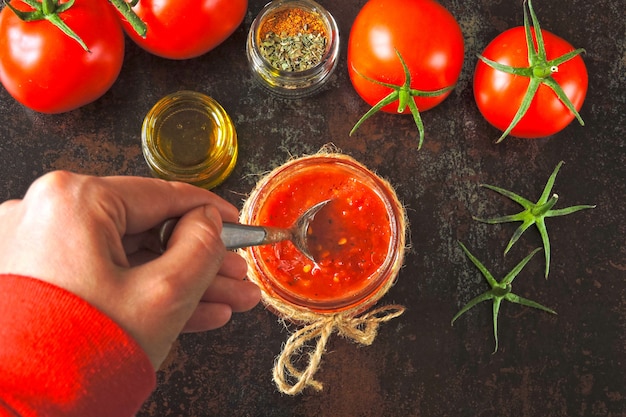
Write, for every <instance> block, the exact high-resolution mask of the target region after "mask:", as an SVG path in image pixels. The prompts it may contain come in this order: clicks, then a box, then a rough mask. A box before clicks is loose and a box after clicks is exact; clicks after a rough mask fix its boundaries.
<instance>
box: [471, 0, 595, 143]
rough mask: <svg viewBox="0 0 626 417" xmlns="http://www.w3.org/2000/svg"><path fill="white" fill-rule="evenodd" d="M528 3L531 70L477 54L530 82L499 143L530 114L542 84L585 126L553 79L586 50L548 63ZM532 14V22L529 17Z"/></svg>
mask: <svg viewBox="0 0 626 417" xmlns="http://www.w3.org/2000/svg"><path fill="white" fill-rule="evenodd" d="M525 3H526V2H525ZM527 3H528V10H527V9H526V7H524V33H525V36H526V45H527V49H528V67H512V66H509V65H505V64H500V63H498V62H495V61H492V60H490V59H488V58H485V57H484V56H482V55H478V58H479V59H480V60H481V61H483V62H484V63H485V64H486V65H489V66H490V67H492V68H493V69H495V70H498V71H502V72H506V73H508V74H513V75H518V76H522V77H528V78H529V80H530V82H529V84H528V89H527V90H526V93H525V95H524V98H523V99H522V103H521V104H520V107H519V109H518V110H517V112H516V114H515V115H514V116H513V119H512V120H511V122H510V124H509V126H508V127H507V128H506V129H505V130H504V132H503V133H502V135H501V136H500V137H499V138H498V140H497V141H496V143H500V142H502V141H503V140H504V138H506V137H507V136H508V135H509V134H510V133H511V131H512V130H513V129H514V128H515V126H517V124H518V123H519V122H520V120H521V119H522V118H523V117H524V115H525V114H526V112H527V111H528V108H529V107H530V104H531V102H532V100H533V98H534V97H535V94H536V93H537V91H538V90H539V87H540V86H541V85H542V84H543V85H546V86H548V87H549V88H550V89H551V90H552V91H554V93H555V94H556V96H557V97H558V99H559V100H560V101H561V102H562V103H563V104H564V105H565V106H566V107H567V108H568V109H569V110H570V111H571V112H572V113H573V114H574V115H575V117H576V120H578V123H580V125H581V126H584V125H585V122H584V121H583V119H582V117H580V114H579V113H578V111H577V110H576V109H575V107H574V105H573V104H572V102H571V100H570V99H569V98H568V97H567V95H566V94H565V92H564V91H563V89H562V88H561V86H560V85H559V83H557V82H556V81H555V80H554V78H552V74H554V73H556V72H558V71H559V65H561V64H563V63H564V62H567V61H569V60H570V59H572V58H574V57H575V56H578V55H579V54H581V53H582V52H584V51H585V50H584V49H582V48H579V49H576V50H574V51H570V52H568V53H566V54H563V55H562V56H560V57H558V58H555V59H552V60H550V61H548V59H547V55H546V47H545V42H544V40H543V34H542V32H541V27H540V26H539V19H537V15H536V14H535V11H534V9H533V6H532V2H531V0H528V1H527ZM529 14H530V21H529V17H528V15H529ZM531 21H532V28H531ZM533 33H534V35H535V39H536V44H537V49H535V43H534V42H533V37H532V35H533Z"/></svg>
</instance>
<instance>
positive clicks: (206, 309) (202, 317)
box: [183, 302, 233, 333]
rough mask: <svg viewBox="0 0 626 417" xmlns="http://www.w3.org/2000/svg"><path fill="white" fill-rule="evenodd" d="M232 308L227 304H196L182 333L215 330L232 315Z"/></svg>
mask: <svg viewBox="0 0 626 417" xmlns="http://www.w3.org/2000/svg"><path fill="white" fill-rule="evenodd" d="M232 313H233V311H232V309H231V308H230V306H229V305H227V304H216V303H204V302H201V303H200V304H198V308H196V310H195V311H194V312H193V315H192V316H191V317H190V318H189V320H187V323H185V327H184V328H183V333H196V332H206V331H209V330H215V329H218V328H220V327H222V326H224V325H225V324H226V323H228V321H229V320H230V318H231V316H232Z"/></svg>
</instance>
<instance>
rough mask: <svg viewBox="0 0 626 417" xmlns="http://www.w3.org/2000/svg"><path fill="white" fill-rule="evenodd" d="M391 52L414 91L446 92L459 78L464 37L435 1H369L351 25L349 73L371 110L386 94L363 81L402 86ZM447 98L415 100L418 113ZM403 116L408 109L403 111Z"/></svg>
mask: <svg viewBox="0 0 626 417" xmlns="http://www.w3.org/2000/svg"><path fill="white" fill-rule="evenodd" d="M395 50H397V51H398V52H399V53H400V55H401V56H402V58H403V59H404V61H405V62H406V64H407V66H408V68H409V71H410V75H411V88H413V89H417V90H422V91H434V90H439V89H442V88H445V87H451V86H453V85H454V84H455V83H456V81H457V80H458V78H459V75H460V73H461V67H462V66H463V58H464V55H463V54H464V46H463V34H462V32H461V28H460V27H459V25H458V23H457V21H456V20H455V18H454V16H452V14H450V12H449V11H448V10H446V9H445V8H444V7H443V6H442V5H440V4H439V3H437V2H436V1H434V0H412V1H408V0H369V1H368V2H367V3H366V4H365V6H363V8H362V9H361V11H360V12H359V14H358V15H357V17H356V19H355V21H354V24H353V25H352V29H351V32H350V38H349V40H348V72H349V74H350V80H351V81H352V85H353V86H354V89H355V90H356V92H357V93H358V94H359V95H360V96H361V97H362V98H363V100H365V101H366V102H367V103H368V104H370V105H372V106H373V105H375V104H376V103H377V102H378V101H380V100H381V99H382V98H383V97H385V96H387V95H388V94H389V93H390V91H391V90H390V89H389V88H388V87H384V86H381V85H378V84H375V83H373V82H371V81H370V80H367V79H366V78H364V77H363V76H366V77H369V78H371V79H374V80H377V81H380V82H385V83H388V84H395V85H399V86H401V85H402V84H403V83H404V80H405V75H404V71H403V68H402V64H401V62H400V60H399V59H398V56H397V55H396V53H395ZM357 71H358V73H357ZM359 74H361V75H359ZM362 75H363V76H362ZM449 94H450V91H447V92H445V93H443V94H441V95H438V96H436V97H419V96H416V97H414V98H415V103H416V104H417V108H418V109H419V110H420V111H425V110H428V109H430V108H432V107H434V106H436V105H437V104H439V103H441V102H442V101H443V100H444V99H445V98H446V97H447V96H448V95H449ZM382 110H383V111H386V112H393V113H396V112H397V111H398V104H397V103H392V104H389V105H387V106H385V107H383V108H382ZM408 112H409V108H405V109H404V111H403V113H408Z"/></svg>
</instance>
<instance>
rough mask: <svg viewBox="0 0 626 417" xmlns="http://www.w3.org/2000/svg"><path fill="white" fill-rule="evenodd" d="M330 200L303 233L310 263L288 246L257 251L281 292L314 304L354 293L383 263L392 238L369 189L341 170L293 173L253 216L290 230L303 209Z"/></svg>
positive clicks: (384, 212)
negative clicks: (305, 235)
mask: <svg viewBox="0 0 626 417" xmlns="http://www.w3.org/2000/svg"><path fill="white" fill-rule="evenodd" d="M326 199H332V201H331V202H330V203H329V204H327V205H326V206H325V207H324V208H323V209H322V210H320V211H319V212H318V213H317V215H316V216H315V218H314V219H313V221H311V223H310V226H309V230H308V238H307V242H308V246H309V248H310V250H311V253H312V255H313V257H314V258H315V260H316V262H312V261H311V260H309V259H308V258H307V257H305V256H304V255H303V254H302V253H300V252H299V251H298V249H296V248H295V246H294V245H293V244H292V243H291V242H289V241H285V242H280V243H277V244H274V245H266V246H260V247H258V248H257V250H258V253H259V255H260V258H261V259H262V260H263V262H264V263H265V264H266V266H267V268H268V269H269V273H270V274H271V276H272V278H273V279H275V280H276V281H277V283H278V284H279V286H280V287H282V288H283V290H284V291H286V292H289V293H291V294H296V295H297V296H299V297H303V298H307V299H310V300H315V301H322V302H323V301H326V300H333V299H337V298H338V297H344V296H346V295H350V294H354V293H357V292H358V291H360V290H362V289H363V288H364V287H366V286H367V285H368V284H369V283H370V278H371V277H372V276H373V275H374V274H375V273H376V272H377V271H378V269H379V268H380V267H381V265H383V263H384V262H385V260H386V258H387V256H388V252H389V248H390V241H391V239H392V236H391V224H390V218H389V214H388V211H387V207H386V206H385V203H384V202H383V200H382V199H381V197H380V196H379V195H378V194H377V193H376V191H374V190H373V189H372V187H371V185H369V184H367V183H366V182H364V181H363V180H362V179H359V178H356V177H355V176H354V175H353V174H351V173H350V172H349V171H347V170H346V169H344V168H341V167H338V166H334V165H325V166H321V167H320V168H319V169H314V168H313V169H305V170H302V171H298V172H296V173H295V174H294V175H293V176H291V177H290V178H289V180H288V181H284V182H283V183H281V184H279V185H278V186H277V187H276V188H275V189H273V190H272V192H271V194H270V195H268V196H267V198H266V200H265V202H264V203H263V206H262V207H261V208H260V209H259V211H258V217H257V220H258V222H259V223H260V224H265V225H268V226H278V227H290V226H291V225H292V224H293V223H294V222H295V220H296V219H297V218H298V216H299V215H301V214H302V213H303V212H304V211H305V210H306V209H307V208H309V207H311V206H313V205H314V204H316V203H318V202H320V201H323V200H326Z"/></svg>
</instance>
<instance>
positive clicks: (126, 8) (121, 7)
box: [109, 0, 148, 38]
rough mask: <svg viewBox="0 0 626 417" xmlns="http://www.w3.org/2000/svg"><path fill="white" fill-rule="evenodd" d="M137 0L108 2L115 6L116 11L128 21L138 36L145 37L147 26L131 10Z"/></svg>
mask: <svg viewBox="0 0 626 417" xmlns="http://www.w3.org/2000/svg"><path fill="white" fill-rule="evenodd" d="M138 1H139V0H133V1H131V2H126V1H124V0H109V3H111V4H112V5H113V7H115V8H116V9H117V11H118V12H119V13H120V14H121V15H122V16H123V17H124V18H125V19H126V20H127V21H128V23H130V26H131V27H132V28H133V30H134V31H135V32H136V33H137V34H138V35H139V36H141V37H142V38H145V37H146V33H147V32H148V27H147V26H146V24H145V23H144V21H143V20H141V19H140V18H139V16H137V13H135V12H134V10H133V7H134V6H135V5H136V4H137V3H138Z"/></svg>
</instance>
